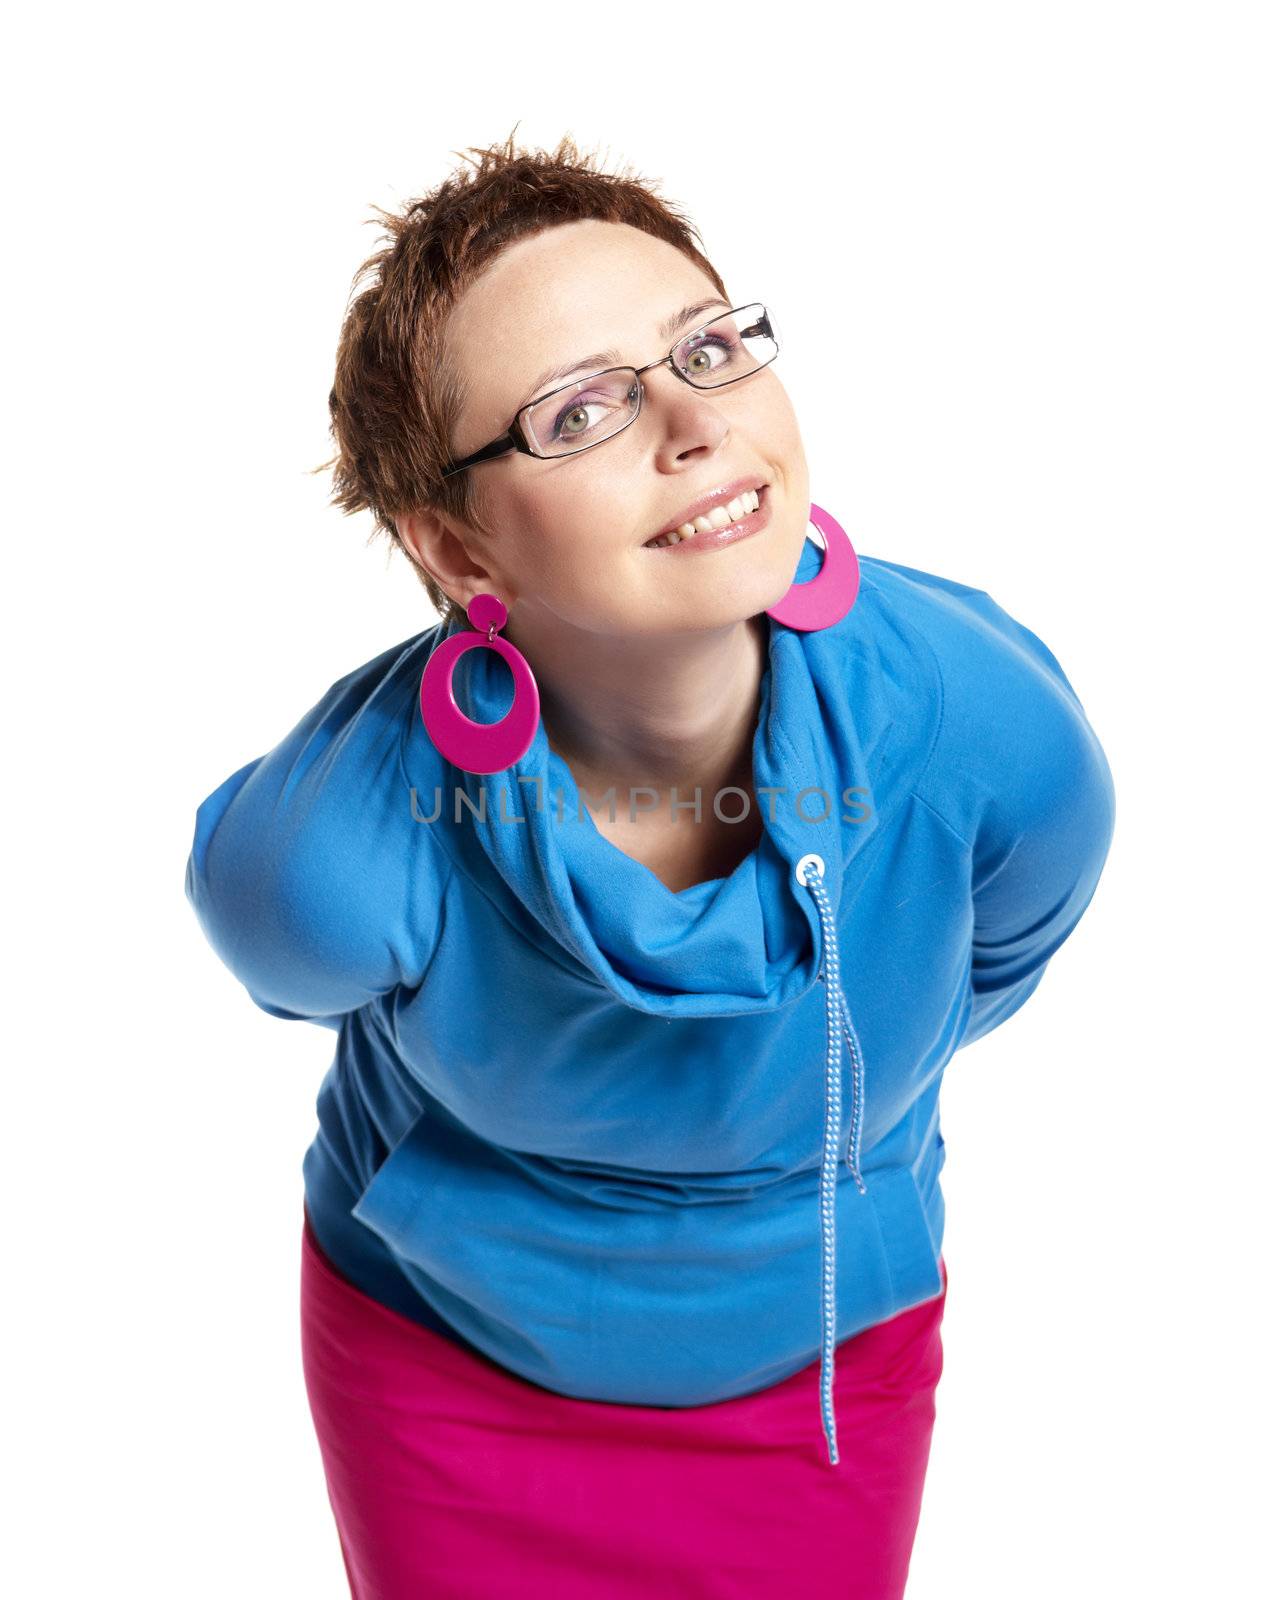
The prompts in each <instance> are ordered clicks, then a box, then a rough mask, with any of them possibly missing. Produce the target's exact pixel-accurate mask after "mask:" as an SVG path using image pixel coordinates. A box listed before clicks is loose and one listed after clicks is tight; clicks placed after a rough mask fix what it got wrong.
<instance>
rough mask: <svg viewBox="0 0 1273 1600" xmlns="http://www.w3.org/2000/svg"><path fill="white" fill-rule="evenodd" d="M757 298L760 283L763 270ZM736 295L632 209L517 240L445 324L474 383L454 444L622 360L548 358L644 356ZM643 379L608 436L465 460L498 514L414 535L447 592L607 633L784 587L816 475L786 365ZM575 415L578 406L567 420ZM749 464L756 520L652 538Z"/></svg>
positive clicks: (660, 351)
mask: <svg viewBox="0 0 1273 1600" xmlns="http://www.w3.org/2000/svg"><path fill="white" fill-rule="evenodd" d="M748 298H751V299H756V298H759V296H758V295H757V294H756V293H755V291H754V289H753V288H752V286H749V288H748ZM704 300H707V301H710V302H712V303H711V304H710V305H709V306H708V307H707V308H706V309H704V310H701V311H698V312H697V313H696V314H695V315H694V316H692V317H691V318H689V319H688V320H687V321H686V323H685V325H684V327H683V328H678V330H677V332H676V333H675V334H674V335H673V337H672V338H671V339H669V338H667V337H666V336H665V335H664V334H662V333H661V332H660V327H661V325H662V324H663V323H665V322H666V321H667V320H668V319H669V318H670V317H672V315H673V314H674V313H676V312H678V311H680V310H681V308H682V307H684V306H687V305H690V304H697V303H698V302H700V301H704ZM729 308H730V303H729V302H728V301H726V300H721V299H720V297H719V295H718V294H717V291H716V289H715V287H714V286H713V284H712V283H711V282H710V280H709V279H708V278H707V277H706V275H705V274H704V273H703V272H702V271H701V269H700V268H698V267H697V266H695V265H694V263H693V262H691V261H690V260H688V259H687V258H686V257H685V256H684V255H682V254H681V252H680V251H679V250H677V249H675V248H674V247H673V246H672V245H670V244H667V243H665V242H664V241H663V240H661V239H655V238H653V237H652V236H651V235H649V234H646V233H643V232H641V231H640V230H639V229H635V228H630V227H628V226H626V225H624V224H620V223H610V222H595V221H591V220H589V221H584V222H572V223H567V224H564V225H560V226H557V227H553V228H550V229H548V230H547V231H545V232H543V233H540V234H537V235H535V236H534V237H533V238H529V239H523V240H519V241H518V242H517V243H516V244H514V245H512V246H510V247H509V248H508V249H507V250H505V251H504V252H503V253H502V254H501V255H500V256H499V257H498V258H497V259H496V260H495V261H494V262H493V263H492V264H491V266H490V267H489V268H488V269H487V270H486V271H485V272H484V273H483V275H482V276H481V277H480V278H479V279H478V280H476V281H475V282H474V283H473V284H472V285H471V286H470V287H469V289H468V290H467V291H466V293H465V294H464V295H463V296H462V298H461V299H460V300H459V301H458V302H457V304H456V306H455V308H454V310H453V312H452V315H451V319H450V322H449V324H448V328H447V343H448V346H449V350H450V353H451V356H452V359H453V361H454V362H455V364H456V366H457V367H458V369H459V372H460V374H461V377H462V380H463V382H464V384H465V385H466V389H465V399H464V403H463V406H462V408H461V412H460V415H459V417H458V419H457V421H456V425H455V430H454V433H453V436H452V439H451V441H450V442H451V446H452V454H453V457H454V458H455V459H459V458H462V457H463V456H465V455H468V454H471V453H472V452H473V451H475V450H478V449H480V448H481V447H482V446H483V445H485V444H487V443H488V442H489V441H490V440H492V439H494V438H497V437H498V436H499V435H500V434H502V433H503V432H504V431H505V430H506V428H507V427H508V424H509V421H510V419H511V418H512V416H513V415H514V413H515V412H516V411H517V410H518V408H519V407H520V406H523V405H525V404H526V403H527V402H529V401H531V400H533V399H538V398H540V397H541V396H542V395H544V394H546V393H548V392H549V391H550V390H552V389H555V388H560V387H561V386H562V384H564V383H568V382H573V381H575V379H576V377H578V378H582V377H585V376H586V375H587V373H588V372H589V371H596V370H599V368H601V367H605V366H609V365H614V364H616V363H613V362H605V361H603V362H599V363H592V364H590V365H589V366H588V367H585V368H584V369H583V371H581V372H580V373H578V374H571V375H570V377H567V378H556V379H553V380H550V381H548V382H545V383H540V382H539V378H540V374H541V373H543V372H544V371H545V370H547V369H548V368H550V367H557V366H562V365H565V364H566V363H570V362H573V361H575V360H577V359H579V358H580V357H582V356H585V355H586V354H587V353H588V352H589V351H596V350H609V349H614V350H617V351H619V352H621V355H620V362H619V363H618V364H621V363H623V362H626V363H628V364H630V365H632V366H635V367H642V366H644V365H645V364H646V363H647V362H649V361H654V360H656V359H657V358H658V357H659V356H662V355H665V354H666V353H667V352H668V350H669V349H670V348H671V346H672V344H673V342H674V341H675V340H676V339H678V338H681V337H684V335H685V334H687V333H690V332H692V331H693V330H694V329H696V328H699V327H702V326H703V324H704V323H706V322H709V321H710V320H711V319H712V317H713V316H714V315H716V314H717V313H718V312H722V311H726V310H728V309H729ZM641 381H642V383H643V384H644V386H645V395H644V399H643V401H642V406H641V412H640V415H639V416H638V417H637V419H636V420H635V422H633V423H631V424H630V425H629V426H628V427H627V428H625V429H624V430H623V432H621V433H619V434H618V435H616V436H615V437H613V438H611V439H608V440H606V441H605V442H604V443H602V444H599V445H597V446H596V447H595V448H593V449H590V450H584V451H580V452H578V453H577V454H575V455H571V456H561V457H555V458H550V459H543V458H539V457H534V456H528V455H524V454H522V453H521V452H520V451H518V452H510V453H508V454H506V455H504V456H501V457H499V458H497V459H495V460H492V461H485V462H480V463H478V464H477V465H476V466H473V467H470V468H468V469H467V470H468V471H470V472H473V473H479V474H481V475H482V478H483V482H482V483H481V484H480V485H476V484H475V485H474V490H475V491H476V493H477V498H478V501H479V507H480V511H479V514H480V517H481V520H482V522H483V524H484V530H485V531H484V530H483V529H478V528H473V527H470V526H468V525H464V526H462V527H460V528H458V529H457V530H456V532H457V533H458V535H459V540H460V543H461V544H462V546H463V549H462V550H460V549H459V548H458V547H457V546H456V544H455V542H454V541H453V540H451V539H448V538H446V537H445V536H443V537H442V538H441V540H439V539H438V538H436V537H434V538H431V539H428V540H426V541H423V542H422V543H421V544H420V545H418V548H420V549H421V552H422V553H423V554H425V555H426V558H427V565H428V566H429V568H430V570H432V571H433V572H434V573H435V575H437V576H438V577H440V578H441V579H442V580H443V583H442V587H443V588H444V589H445V590H446V591H447V592H448V593H450V594H452V596H453V597H454V598H456V599H458V600H459V601H460V602H461V604H463V605H466V606H467V604H468V602H469V600H471V599H472V598H473V596H474V595H475V594H480V593H483V592H491V593H494V594H496V595H498V596H499V598H500V599H502V600H503V601H504V602H505V604H506V605H507V606H508V608H509V613H510V619H511V621H512V624H513V628H512V631H513V632H516V631H517V626H518V621H519V619H522V620H524V621H525V622H527V623H528V624H529V626H528V628H527V635H528V636H529V635H530V633H531V632H532V631H534V632H540V633H542V630H543V629H545V628H549V627H552V626H553V625H554V623H555V622H560V623H562V624H564V625H566V626H568V627H573V628H576V629H580V630H583V631H585V632H593V633H596V634H602V635H609V636H614V635H627V636H631V635H639V634H659V633H673V632H687V633H692V632H695V631H698V630H700V629H705V628H713V627H717V628H719V627H725V626H728V625H730V624H731V623H735V622H738V621H741V620H743V619H746V618H749V617H754V616H756V615H757V614H759V613H760V612H762V611H764V610H766V609H767V608H768V607H770V606H773V605H776V604H777V603H778V601H779V600H781V599H782V597H783V595H785V594H786V592H787V590H788V588H789V586H790V584H791V580H792V576H793V574H794V572H795V568H796V564H797V562H798V560H799V557H800V552H801V548H802V546H803V542H804V538H805V529H806V527H807V524H808V516H809V484H808V469H807V465H806V462H805V455H804V446H803V443H802V441H801V438H800V432H799V428H798V426H797V423H796V417H795V413H794V411H793V410H792V406H791V402H790V400H789V399H788V397H787V392H786V390H785V389H784V388H783V385H782V382H781V380H780V379H779V377H778V375H777V373H776V372H775V371H774V368H773V367H772V366H769V367H765V368H763V369H762V370H760V371H759V372H756V373H754V374H753V375H751V376H749V377H747V378H744V379H743V380H742V381H740V382H737V383H731V384H728V385H724V386H722V387H719V388H716V389H696V388H693V387H691V386H690V385H689V384H687V383H685V382H684V381H683V380H682V379H680V378H679V377H677V376H676V375H675V374H674V373H673V372H672V370H671V369H670V367H668V366H664V367H656V368H654V369H653V370H651V371H650V372H647V373H645V374H644V375H643V376H642V379H641ZM585 397H586V396H585ZM562 398H563V401H566V402H567V403H569V402H570V400H571V396H570V395H564V396H563V397H562ZM580 425H581V421H580V417H579V415H578V414H576V415H575V416H574V418H573V419H572V421H571V422H570V423H569V424H568V426H574V427H576V428H578V427H579V426H580ZM752 475H757V476H758V477H759V478H761V479H763V481H764V483H765V484H766V485H767V488H766V489H765V491H764V493H763V494H762V506H763V504H764V502H766V501H767V502H768V512H769V517H768V522H767V524H766V525H765V526H764V527H763V528H761V530H760V531H759V532H757V533H755V534H753V535H752V536H750V537H749V538H745V539H741V540H738V541H736V542H735V543H733V544H730V545H725V546H722V547H720V548H716V549H710V550H709V549H706V548H702V549H700V550H697V551H683V552H679V553H678V552H677V551H669V550H660V549H650V548H647V541H649V540H650V539H651V538H653V537H654V536H655V535H657V534H658V533H659V532H660V531H661V530H662V529H664V528H666V527H667V526H668V525H669V524H671V523H673V522H679V521H683V520H686V519H685V517H684V515H683V513H685V512H686V511H687V509H688V508H689V507H690V506H691V504H692V502H694V501H696V500H698V499H699V498H700V497H701V496H702V495H704V494H706V493H708V492H709V491H711V490H714V489H717V488H720V487H722V486H724V485H727V484H730V483H732V482H734V480H736V479H739V478H746V477H749V476H752ZM475 568H476V569H477V570H474V569H475ZM528 612H529V613H531V614H530V615H528Z"/></svg>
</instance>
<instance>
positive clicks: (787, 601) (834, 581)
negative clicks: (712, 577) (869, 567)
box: [767, 505, 861, 633]
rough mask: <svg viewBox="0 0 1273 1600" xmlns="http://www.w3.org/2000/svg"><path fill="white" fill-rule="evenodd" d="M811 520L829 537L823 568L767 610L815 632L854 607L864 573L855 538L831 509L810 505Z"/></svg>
mask: <svg viewBox="0 0 1273 1600" xmlns="http://www.w3.org/2000/svg"><path fill="white" fill-rule="evenodd" d="M809 521H810V522H812V523H813V525H814V527H815V528H817V529H818V531H819V532H820V533H821V535H822V537H823V539H825V540H826V546H827V548H826V554H825V555H824V556H823V558H822V570H821V571H820V572H819V573H818V575H817V577H816V578H810V579H809V581H808V582H807V583H793V584H792V585H791V587H790V589H788V590H787V592H786V594H785V595H783V597H782V599H781V600H780V601H779V602H778V604H777V605H776V606H770V607H769V610H768V612H767V615H768V616H771V617H772V618H773V619H774V621H775V622H781V623H782V624H783V625H784V626H785V627H788V628H796V629H798V630H799V632H801V633H812V632H813V631H814V629H816V628H829V627H831V625H832V624H833V623H836V622H839V621H840V619H841V618H842V617H845V616H847V615H848V613H849V612H850V611H851V610H852V609H853V605H854V602H855V601H856V600H857V597H858V584H859V583H860V581H861V574H860V573H859V571H858V558H857V551H856V550H855V549H854V548H853V543H852V540H850V538H849V536H848V534H847V533H845V531H844V529H843V528H842V527H841V526H840V524H839V523H838V522H837V521H836V520H835V518H834V517H833V516H832V515H831V513H830V512H829V511H824V510H823V509H822V507H821V506H815V505H811V506H810V507H809Z"/></svg>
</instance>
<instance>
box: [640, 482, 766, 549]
mask: <svg viewBox="0 0 1273 1600" xmlns="http://www.w3.org/2000/svg"><path fill="white" fill-rule="evenodd" d="M759 508H760V493H759V491H758V490H756V489H745V490H744V491H743V493H742V494H740V495H738V496H737V497H736V498H735V499H733V500H731V501H729V503H728V504H727V505H723V506H713V507H712V509H711V511H710V512H709V513H708V515H707V516H705V517H695V518H694V520H693V522H683V523H682V524H681V525H680V527H679V528H677V529H675V530H674V531H673V532H672V533H666V534H664V535H663V537H662V538H661V539H654V540H652V541H651V546H652V548H653V549H655V550H661V549H664V548H666V547H667V546H668V545H674V544H680V542H681V540H682V539H692V538H693V537H694V535H695V534H696V533H714V532H715V531H716V529H717V528H727V527H728V526H729V524H730V523H731V522H737V521H739V520H740V518H742V517H746V516H749V515H750V514H751V513H752V512H753V511H756V510H759Z"/></svg>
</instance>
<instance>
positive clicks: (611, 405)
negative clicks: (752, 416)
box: [522, 304, 778, 456]
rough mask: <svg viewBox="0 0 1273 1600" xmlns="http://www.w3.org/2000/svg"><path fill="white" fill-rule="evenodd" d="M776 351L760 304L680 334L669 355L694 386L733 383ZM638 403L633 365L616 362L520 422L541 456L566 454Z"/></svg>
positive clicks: (626, 419)
mask: <svg viewBox="0 0 1273 1600" xmlns="http://www.w3.org/2000/svg"><path fill="white" fill-rule="evenodd" d="M777 354H778V338H777V331H776V329H775V327H774V324H773V320H772V318H771V317H770V315H769V312H768V310H767V308H766V307H765V306H763V305H761V304H756V305H750V306H742V307H739V308H737V309H735V310H733V311H727V312H726V313H725V315H724V316H723V317H718V318H717V319H716V321H715V322H711V323H709V324H708V325H707V326H706V327H705V328H700V329H699V330H698V331H697V332H696V333H691V334H689V335H688V336H687V337H686V338H684V339H682V340H681V342H680V344H678V345H677V347H676V349H675V351H674V352H673V355H672V359H673V360H674V361H675V363H676V365H677V367H678V368H679V369H680V371H681V372H682V373H684V375H685V376H686V377H687V378H688V379H689V381H690V382H691V383H692V384H694V385H695V386H696V387H697V388H699V389H718V388H720V387H721V385H722V384H726V383H737V382H738V380H739V379H740V378H746V377H750V375H751V374H752V373H753V372H759V371H760V369H761V367H767V366H768V365H769V363H770V362H771V361H772V360H773V358H774V357H775V356H776V355H777ZM640 406H641V385H640V381H639V379H638V378H637V374H636V369H635V368H634V367H615V368H613V369H612V370H611V371H609V372H599V373H596V374H594V376H592V377H591V378H581V379H580V380H579V382H578V383H572V384H569V385H567V387H566V388H564V389H558V390H557V391H556V393H554V394H550V395H547V396H545V398H544V399H543V400H539V401H537V402H536V403H535V404H534V405H532V406H531V407H530V408H529V409H528V410H527V411H526V412H524V413H523V421H522V425H523V427H524V428H525V430H526V434H527V437H528V439H529V442H530V446H531V448H532V450H534V452H535V454H536V455H540V456H568V455H572V454H573V453H574V452H575V451H576V450H586V449H587V448H588V446H589V445H594V444H600V443H601V441H602V440H603V439H609V438H611V437H612V435H614V434H616V433H619V432H621V431H622V430H623V429H624V428H626V427H627V425H628V424H629V423H630V422H631V421H632V419H633V418H634V417H635V416H636V414H637V412H638V411H639V410H640Z"/></svg>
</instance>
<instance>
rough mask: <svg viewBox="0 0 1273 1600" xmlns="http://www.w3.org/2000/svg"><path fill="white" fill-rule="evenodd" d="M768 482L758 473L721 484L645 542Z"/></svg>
mask: <svg viewBox="0 0 1273 1600" xmlns="http://www.w3.org/2000/svg"><path fill="white" fill-rule="evenodd" d="M767 482H768V480H767V479H766V478H764V477H763V476H762V475H761V474H760V473H755V472H753V473H751V474H749V475H748V476H747V477H745V478H735V479H733V481H732V482H730V483H726V484H722V485H721V486H720V488H717V489H711V490H709V491H708V492H707V493H706V494H704V495H700V496H699V498H698V499H697V500H694V501H691V502H690V504H689V505H687V506H686V507H685V508H684V509H683V510H682V511H680V512H678V513H677V515H676V516H675V517H673V518H672V520H671V522H666V523H664V525H663V526H662V527H661V528H660V529H659V531H658V532H657V533H652V534H651V535H650V537H649V539H647V540H646V541H645V543H646V544H649V543H651V542H652V541H653V540H655V539H661V538H662V537H663V535H664V534H665V533H671V532H672V531H673V530H674V529H676V528H679V527H681V525H682V524H683V523H686V522H693V520H694V518H695V517H705V516H707V514H708V512H710V511H711V510H712V509H713V508H714V507H715V506H723V505H726V504H728V502H729V501H731V500H735V499H737V497H738V496H739V495H740V494H742V493H743V492H744V491H745V490H747V489H757V490H759V489H763V488H764V487H765V485H766V483H767Z"/></svg>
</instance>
